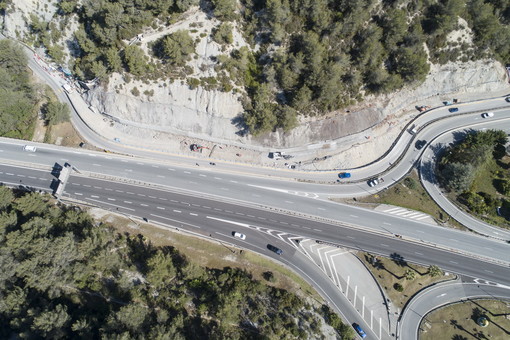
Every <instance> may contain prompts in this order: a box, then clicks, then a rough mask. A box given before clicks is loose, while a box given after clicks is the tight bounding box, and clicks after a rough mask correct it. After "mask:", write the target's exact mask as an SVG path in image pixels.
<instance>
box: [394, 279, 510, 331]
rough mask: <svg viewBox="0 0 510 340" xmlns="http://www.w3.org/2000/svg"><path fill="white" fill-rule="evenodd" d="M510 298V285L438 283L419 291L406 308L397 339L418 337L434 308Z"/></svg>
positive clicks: (457, 282)
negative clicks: (465, 302) (473, 300)
mask: <svg viewBox="0 0 510 340" xmlns="http://www.w3.org/2000/svg"><path fill="white" fill-rule="evenodd" d="M478 298H489V299H501V300H509V299H510V287H509V286H503V285H488V284H483V283H463V282H459V281H455V282H448V283H445V284H438V285H436V286H434V287H432V288H430V289H427V290H425V291H423V292H421V293H419V294H418V295H417V296H416V297H415V298H413V299H412V300H411V301H410V303H409V304H408V305H407V306H406V308H405V309H404V311H403V313H402V316H401V319H400V322H399V325H398V329H397V331H398V334H397V335H398V336H397V339H401V340H405V339H418V331H419V327H420V323H421V321H422V319H423V318H424V317H426V315H427V314H428V313H430V312H431V311H433V310H434V309H437V308H439V307H442V306H446V305H448V304H451V303H454V302H457V301H462V300H466V299H478Z"/></svg>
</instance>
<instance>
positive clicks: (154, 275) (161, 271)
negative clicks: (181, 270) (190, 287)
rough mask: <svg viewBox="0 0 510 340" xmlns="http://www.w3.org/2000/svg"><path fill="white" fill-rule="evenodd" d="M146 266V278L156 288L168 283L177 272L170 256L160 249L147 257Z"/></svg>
mask: <svg viewBox="0 0 510 340" xmlns="http://www.w3.org/2000/svg"><path fill="white" fill-rule="evenodd" d="M147 266H148V268H149V271H148V273H147V280H149V282H150V283H151V284H152V285H154V286H155V287H156V288H163V287H165V286H166V285H168V284H170V282H171V281H172V280H174V279H175V276H176V274H177V271H176V270H175V267H174V266H173V262H172V256H171V255H170V254H165V253H163V252H162V251H161V250H159V251H158V252H156V254H155V255H153V256H152V257H151V258H150V259H149V261H148V263H147Z"/></svg>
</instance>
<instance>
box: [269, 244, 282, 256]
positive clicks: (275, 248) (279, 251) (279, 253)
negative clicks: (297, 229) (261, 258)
mask: <svg viewBox="0 0 510 340" xmlns="http://www.w3.org/2000/svg"><path fill="white" fill-rule="evenodd" d="M267 249H269V250H271V251H273V252H275V253H277V254H278V255H281V254H283V250H281V249H280V248H278V247H275V246H273V245H272V244H268V245H267Z"/></svg>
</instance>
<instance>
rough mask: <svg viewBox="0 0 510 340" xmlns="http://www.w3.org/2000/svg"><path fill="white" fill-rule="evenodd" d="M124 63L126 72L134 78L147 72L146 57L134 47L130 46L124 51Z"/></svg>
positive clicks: (140, 50) (139, 49) (138, 48)
mask: <svg viewBox="0 0 510 340" xmlns="http://www.w3.org/2000/svg"><path fill="white" fill-rule="evenodd" d="M124 63H125V65H126V67H127V70H128V71H129V72H130V73H132V74H134V75H135V76H141V75H143V74H144V73H145V71H146V70H147V56H146V55H145V53H144V51H143V50H142V49H141V48H140V47H138V46H136V45H130V46H127V47H126V48H125V49H124Z"/></svg>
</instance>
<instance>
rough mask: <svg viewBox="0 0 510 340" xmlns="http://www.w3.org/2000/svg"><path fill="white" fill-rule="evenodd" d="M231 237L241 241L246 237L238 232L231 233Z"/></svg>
mask: <svg viewBox="0 0 510 340" xmlns="http://www.w3.org/2000/svg"><path fill="white" fill-rule="evenodd" d="M232 236H234V237H237V238H240V239H241V240H246V235H245V234H241V233H240V232H237V231H233V232H232Z"/></svg>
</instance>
